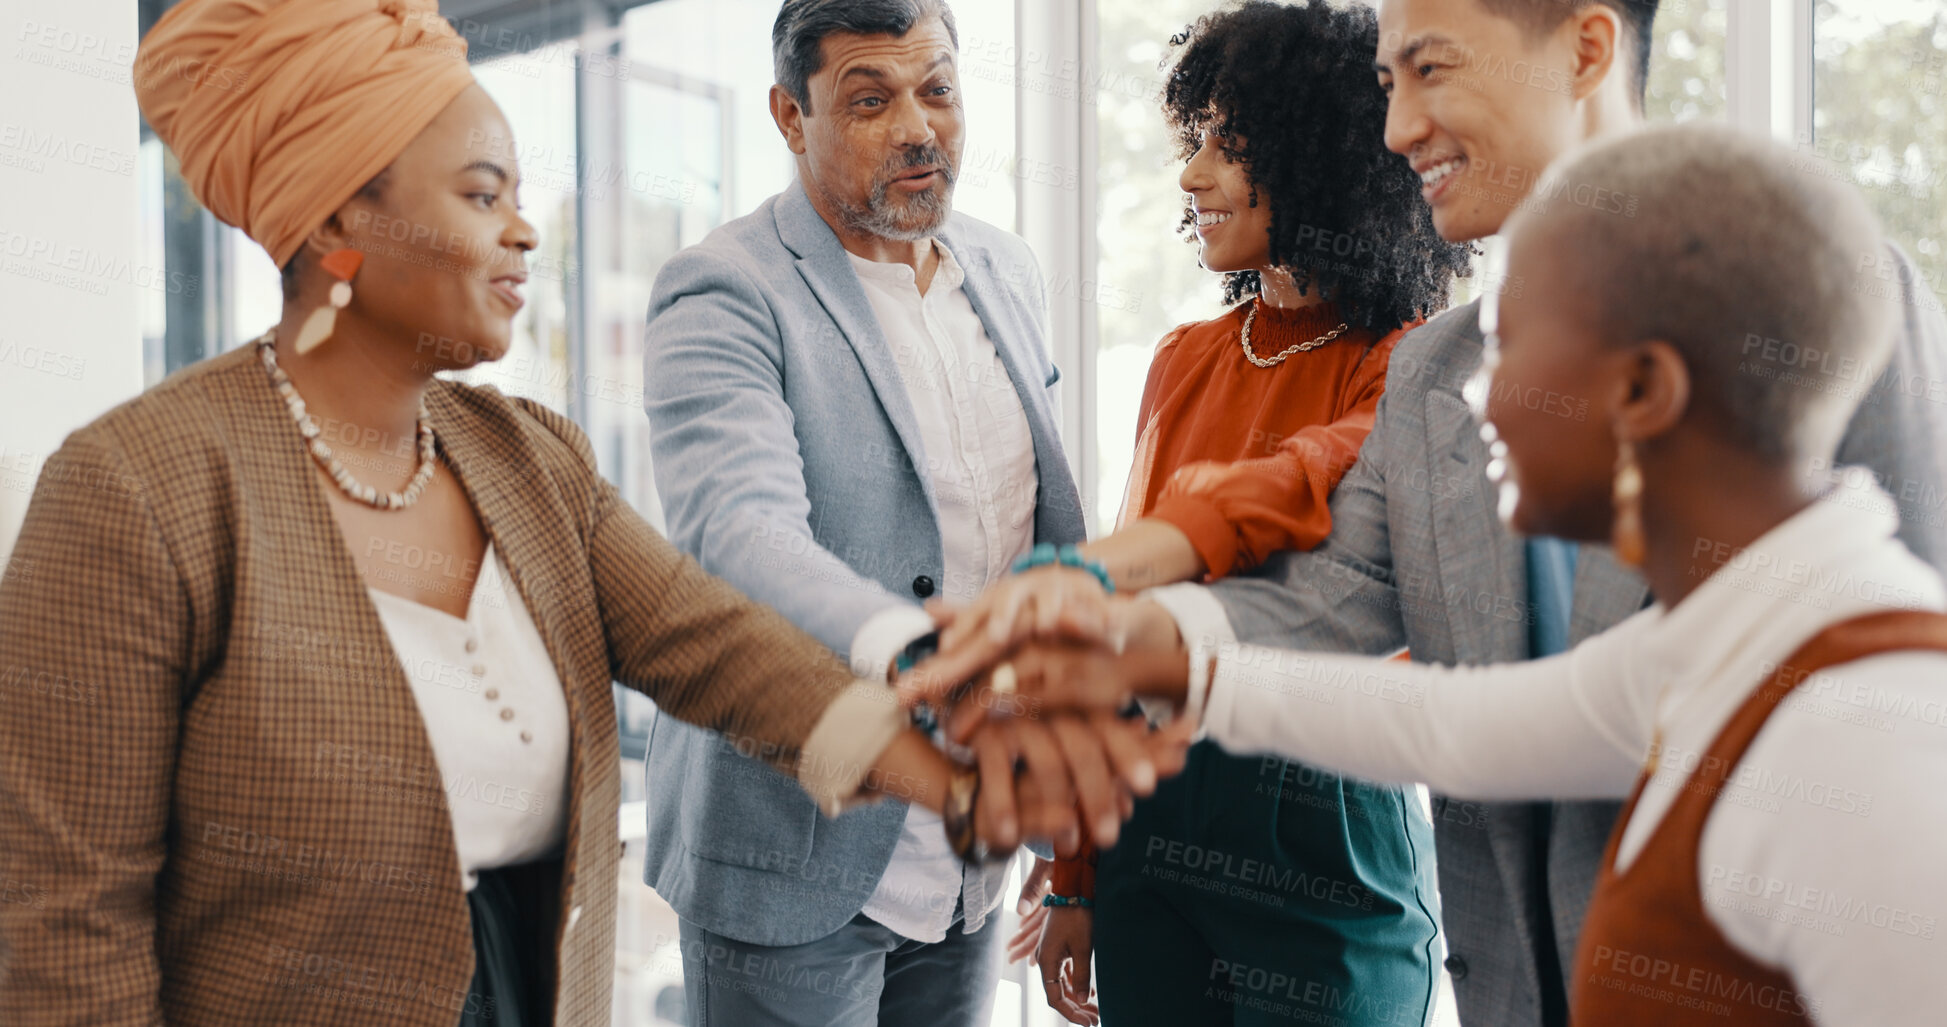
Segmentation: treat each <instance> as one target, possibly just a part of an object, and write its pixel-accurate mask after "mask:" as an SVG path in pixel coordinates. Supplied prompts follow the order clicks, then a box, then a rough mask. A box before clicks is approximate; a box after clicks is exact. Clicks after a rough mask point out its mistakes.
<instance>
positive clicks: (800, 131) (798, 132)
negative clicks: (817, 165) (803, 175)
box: [771, 86, 805, 157]
mask: <svg viewBox="0 0 1947 1027" xmlns="http://www.w3.org/2000/svg"><path fill="white" fill-rule="evenodd" d="M771 120H772V121H775V122H777V130H778V134H780V135H782V136H783V137H784V145H786V146H789V147H790V148H791V152H792V153H795V154H797V155H798V156H800V157H802V156H804V151H805V145H804V108H803V107H801V106H799V104H798V99H797V97H794V96H792V95H791V93H790V91H789V90H787V89H785V88H784V87H783V86H772V87H771Z"/></svg>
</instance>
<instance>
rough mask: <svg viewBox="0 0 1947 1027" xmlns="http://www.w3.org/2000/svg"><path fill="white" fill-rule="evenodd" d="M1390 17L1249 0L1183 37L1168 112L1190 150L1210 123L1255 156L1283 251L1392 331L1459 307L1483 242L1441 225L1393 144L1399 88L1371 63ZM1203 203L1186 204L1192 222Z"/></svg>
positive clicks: (1240, 285)
mask: <svg viewBox="0 0 1947 1027" xmlns="http://www.w3.org/2000/svg"><path fill="white" fill-rule="evenodd" d="M1378 43H1379V22H1378V18H1377V16H1376V15H1374V14H1373V12H1372V10H1371V8H1368V7H1366V6H1364V5H1356V4H1355V5H1347V6H1343V7H1339V6H1333V5H1331V4H1328V3H1326V2H1323V0H1300V2H1297V3H1271V2H1268V0H1244V2H1243V3H1239V4H1236V5H1234V6H1231V7H1228V8H1226V9H1224V10H1220V11H1217V12H1215V13H1212V14H1208V15H1205V16H1204V17H1202V18H1200V19H1198V20H1197V22H1196V23H1195V24H1194V25H1190V26H1188V27H1186V28H1185V29H1184V30H1183V31H1182V32H1180V33H1178V34H1177V35H1176V36H1175V37H1174V38H1172V39H1171V40H1170V53H1169V55H1168V56H1166V57H1165V58H1164V60H1163V67H1164V70H1165V71H1166V72H1167V75H1168V79H1167V82H1166V84H1165V86H1164V91H1163V114H1164V117H1165V118H1167V119H1168V121H1169V125H1170V128H1171V129H1172V130H1174V131H1175V133H1176V137H1177V145H1178V151H1179V153H1178V155H1179V156H1180V157H1183V158H1185V159H1188V158H1189V157H1190V156H1191V155H1193V154H1195V153H1196V151H1197V149H1198V146H1199V145H1200V140H1199V137H1200V136H1201V135H1202V133H1203V132H1204V131H1206V130H1208V131H1209V132H1211V133H1212V134H1213V135H1214V136H1215V137H1216V138H1217V139H1218V140H1219V141H1220V142H1221V145H1222V146H1223V149H1224V153H1225V154H1226V155H1227V156H1228V157H1229V158H1230V159H1231V160H1233V161H1235V162H1237V163H1240V164H1242V165H1244V167H1245V170H1246V172H1247V174H1248V175H1249V177H1250V181H1251V205H1252V206H1256V205H1257V204H1258V202H1259V191H1260V190H1262V191H1263V193H1264V196H1265V198H1266V199H1268V200H1269V202H1270V204H1271V230H1270V234H1271V263H1272V265H1273V266H1276V267H1281V268H1284V269H1286V270H1288V271H1290V272H1291V273H1292V275H1293V277H1294V278H1296V280H1297V282H1298V288H1299V292H1300V294H1301V295H1302V294H1306V293H1308V292H1309V291H1310V289H1311V288H1312V287H1317V288H1318V289H1319V290H1321V291H1322V292H1323V293H1324V295H1325V296H1327V297H1329V298H1331V299H1333V300H1335V301H1336V302H1337V303H1338V304H1339V309H1340V311H1341V313H1342V314H1343V316H1344V318H1345V320H1346V321H1347V322H1348V323H1351V324H1354V325H1358V326H1360V327H1363V328H1368V329H1371V330H1373V331H1377V332H1387V331H1391V330H1393V329H1394V328H1397V327H1399V326H1400V325H1402V324H1405V323H1406V322H1408V321H1411V320H1413V319H1415V318H1420V317H1427V316H1431V315H1432V314H1435V313H1437V312H1439V311H1440V310H1441V309H1442V308H1443V307H1445V306H1446V305H1447V299H1448V296H1449V294H1450V290H1451V287H1452V284H1453V279H1454V278H1455V277H1457V276H1458V277H1465V276H1466V275H1468V274H1469V273H1470V271H1471V266H1470V259H1471V257H1472V255H1473V253H1474V250H1473V248H1472V247H1471V246H1468V245H1466V244H1464V243H1461V244H1456V243H1449V242H1447V241H1445V240H1443V239H1441V238H1440V236H1439V233H1437V232H1435V231H1434V230H1433V213H1432V211H1431V210H1429V209H1428V208H1427V205H1426V204H1425V202H1423V201H1422V200H1421V199H1420V179H1419V176H1418V175H1416V174H1414V173H1413V169H1412V168H1411V167H1410V166H1408V164H1407V162H1406V159H1405V158H1403V157H1401V156H1399V155H1398V154H1395V153H1390V152H1388V151H1387V150H1386V145H1385V131H1386V95H1385V93H1383V92H1382V91H1381V90H1380V88H1379V84H1378V80H1377V79H1376V78H1375V77H1374V75H1373V71H1372V55H1373V52H1374V51H1375V50H1376V49H1377V48H1378ZM1195 223H1196V217H1195V214H1194V213H1193V212H1192V211H1190V210H1187V209H1186V210H1185V212H1184V217H1183V224H1182V226H1181V230H1182V231H1184V232H1185V234H1186V235H1189V237H1190V239H1191V241H1193V242H1194V241H1195V236H1194V234H1191V233H1190V232H1189V229H1190V228H1191V227H1192V226H1193V225H1194V224H1195ZM1261 287H1262V285H1261V283H1260V282H1259V281H1258V274H1257V272H1256V271H1237V272H1232V273H1230V274H1228V275H1226V276H1225V278H1224V302H1226V303H1236V302H1238V301H1239V300H1241V299H1244V298H1245V297H1248V296H1255V295H1256V294H1257V293H1258V291H1259V290H1260V288H1261Z"/></svg>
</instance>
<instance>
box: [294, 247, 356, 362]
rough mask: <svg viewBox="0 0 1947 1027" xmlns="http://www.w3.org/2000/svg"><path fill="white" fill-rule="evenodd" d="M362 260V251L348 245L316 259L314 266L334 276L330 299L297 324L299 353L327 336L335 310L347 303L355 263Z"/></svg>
mask: <svg viewBox="0 0 1947 1027" xmlns="http://www.w3.org/2000/svg"><path fill="white" fill-rule="evenodd" d="M363 263H365V254H363V253H361V252H359V251H358V250H354V249H351V248H349V247H348V248H346V249H342V250H332V251H331V252H330V253H327V254H325V255H324V258H323V259H322V260H319V261H318V266H319V267H322V268H324V269H325V273H326V274H329V275H330V276H331V277H333V278H336V279H338V280H337V281H335V282H333V283H331V299H330V302H328V303H326V304H324V305H323V306H321V307H319V308H318V309H316V310H314V311H312V312H311V315H310V316H309V317H306V318H305V319H304V324H303V325H302V326H301V327H299V328H298V332H297V344H296V348H297V351H298V352H299V353H301V354H302V353H309V352H311V351H312V350H314V349H317V348H318V347H319V346H320V345H321V344H323V342H324V341H325V340H326V339H329V338H331V330H332V329H333V328H336V327H338V312H339V311H340V310H343V309H345V308H346V307H347V306H350V305H351V302H352V276H353V275H355V274H358V266H359V265H360V264H363Z"/></svg>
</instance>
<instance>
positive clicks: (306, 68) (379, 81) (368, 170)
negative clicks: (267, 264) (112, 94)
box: [135, 0, 473, 267]
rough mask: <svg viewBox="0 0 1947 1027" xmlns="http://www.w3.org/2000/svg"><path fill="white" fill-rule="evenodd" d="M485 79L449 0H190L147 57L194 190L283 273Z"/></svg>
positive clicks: (143, 88)
mask: <svg viewBox="0 0 1947 1027" xmlns="http://www.w3.org/2000/svg"><path fill="white" fill-rule="evenodd" d="M471 84H473V72H472V71H471V70H470V69H469V68H468V67H467V63H466V41H465V40H463V39H461V38H460V37H459V36H458V35H457V34H455V33H454V31H453V27H452V26H450V25H448V24H447V23H446V19H444V18H442V17H440V14H439V6H438V3H437V0H183V2H182V3H181V4H179V5H177V6H176V7H175V8H173V9H171V10H170V11H169V12H168V13H167V14H165V15H163V16H162V18H161V19H159V20H158V21H157V22H156V24H155V27H154V28H153V29H151V30H150V31H149V34H148V35H147V36H146V37H144V38H143V40H142V46H141V49H140V50H139V51H137V53H136V58H135V96H136V100H137V102H139V103H140V104H141V105H142V114H143V115H144V116H145V117H146V118H148V121H149V126H150V127H151V128H153V129H155V133H156V135H157V136H159V137H160V138H161V139H162V141H163V142H164V143H165V144H167V145H168V147H169V149H170V150H172V151H174V152H175V154H176V159H177V160H178V161H179V162H180V163H181V165H182V175H183V180H184V182H186V183H187V184H188V185H189V188H190V191H191V192H193V193H194V194H195V195H196V198H197V199H198V200H200V201H201V202H202V204H203V206H205V207H208V208H209V210H210V213H212V214H215V215H216V216H217V217H218V218H220V219H221V220H223V221H224V222H226V223H228V224H232V225H235V226H237V227H238V228H241V229H243V231H244V232H245V233H246V234H248V235H249V236H250V237H251V238H252V239H255V240H257V242H258V243H259V244H260V245H262V246H263V248H264V249H266V250H268V251H269V252H270V256H271V259H272V260H274V261H276V263H277V266H278V267H283V266H284V265H285V263H287V262H288V261H289V260H290V259H291V257H292V256H293V255H295V254H296V253H297V251H298V249H299V247H300V246H302V245H303V243H304V238H305V236H307V235H309V234H311V231H312V230H313V229H315V228H317V227H318V226H319V225H322V224H324V223H325V221H326V219H328V218H330V217H331V215H332V213H333V212H335V211H337V209H338V208H339V207H342V206H344V204H345V202H346V201H347V200H350V199H351V198H352V196H353V195H355V194H356V193H357V192H358V190H359V189H360V188H361V187H362V186H364V185H365V183H366V182H368V181H370V180H371V179H372V178H373V177H374V176H375V175H377V174H378V173H379V172H381V171H383V170H385V168H386V166H387V165H389V164H390V163H392V161H393V159H394V158H396V157H397V156H398V155H399V153H400V151H402V150H404V149H405V148H406V146H407V144H409V143H411V142H412V140H413V138H414V137H415V136H417V135H418V134H419V133H420V131H421V130H422V129H424V128H425V127H426V125H427V124H428V123H430V122H431V121H432V120H433V118H434V117H436V116H437V115H438V114H439V112H440V111H442V110H444V109H445V108H446V105H447V104H449V103H451V102H452V101H453V98H454V97H456V96H458V95H460V93H461V92H462V91H463V90H465V89H466V87H467V86H469V85H471Z"/></svg>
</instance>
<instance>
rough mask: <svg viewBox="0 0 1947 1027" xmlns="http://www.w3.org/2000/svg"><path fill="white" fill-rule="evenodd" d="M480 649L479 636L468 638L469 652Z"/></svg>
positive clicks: (467, 647) (467, 648) (467, 646)
mask: <svg viewBox="0 0 1947 1027" xmlns="http://www.w3.org/2000/svg"><path fill="white" fill-rule="evenodd" d="M479 649H480V640H479V639H477V638H469V639H467V640H466V651H467V652H470V653H471V652H477V651H479Z"/></svg>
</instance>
